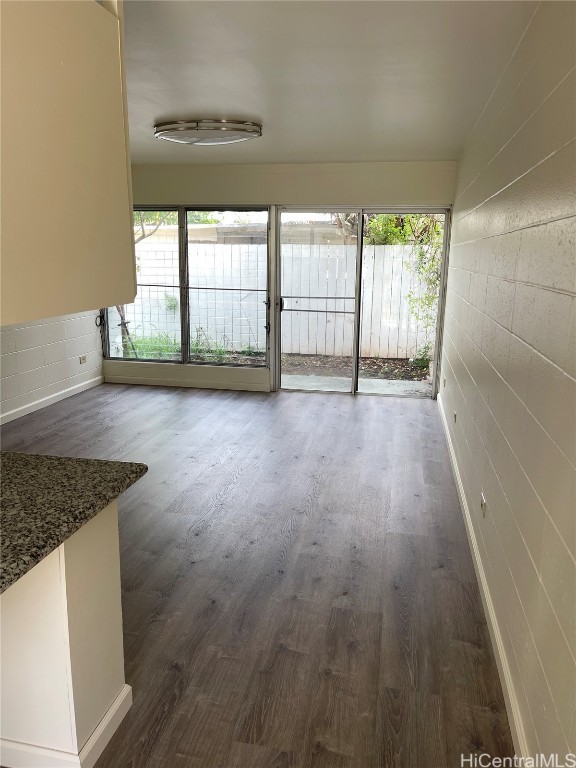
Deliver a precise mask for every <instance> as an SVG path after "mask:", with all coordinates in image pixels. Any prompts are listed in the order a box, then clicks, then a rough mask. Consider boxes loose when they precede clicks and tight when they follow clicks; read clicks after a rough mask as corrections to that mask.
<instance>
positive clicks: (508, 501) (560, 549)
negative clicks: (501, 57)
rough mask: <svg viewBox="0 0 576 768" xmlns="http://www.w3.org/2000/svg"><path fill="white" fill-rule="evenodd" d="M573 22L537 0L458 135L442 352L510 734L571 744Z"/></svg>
mask: <svg viewBox="0 0 576 768" xmlns="http://www.w3.org/2000/svg"><path fill="white" fill-rule="evenodd" d="M575 29H576V5H575V4H574V3H556V2H547V3H541V4H540V5H539V7H538V9H537V11H536V13H535V15H534V17H533V19H532V21H531V23H530V25H529V26H528V28H527V30H526V31H525V33H524V36H523V38H522V39H521V40H520V41H519V44H518V46H517V48H516V50H515V51H514V52H512V51H511V59H510V61H509V64H508V66H507V67H506V69H505V70H504V72H503V73H502V76H501V78H500V80H499V82H498V83H497V85H496V88H495V90H494V92H493V94H492V96H491V98H490V100H489V101H488V103H487V105H486V107H485V109H484V111H483V112H482V114H481V115H480V117H479V119H478V122H477V124H476V126H475V129H474V131H473V132H472V135H471V136H470V138H469V140H468V143H467V146H466V149H465V152H464V155H463V158H462V161H461V163H460V164H459V175H458V183H457V192H456V202H455V208H454V222H453V231H452V244H451V253H450V270H449V279H448V295H447V306H446V325H445V340H444V354H443V362H442V377H445V379H446V384H445V386H444V387H442V388H441V406H442V408H443V411H444V415H445V418H446V421H447V424H448V429H449V433H450V437H451V441H452V444H453V446H454V450H455V456H456V461H457V465H458V469H459V472H460V476H461V479H462V482H463V487H464V492H465V497H466V501H467V505H468V508H469V513H470V518H471V523H470V525H471V527H472V529H473V534H474V537H475V539H476V544H477V547H478V556H479V559H480V561H481V566H482V568H483V570H484V574H485V578H486V584H487V588H488V592H489V602H491V603H492V608H493V611H494V614H495V619H496V625H497V628H498V630H499V632H500V635H501V637H500V640H501V644H502V648H501V655H502V657H503V659H504V668H505V669H506V671H507V672H508V674H509V680H510V685H509V691H510V692H511V706H510V709H511V710H512V712H511V714H512V715H514V716H515V718H516V720H517V723H520V738H518V739H517V741H518V743H519V744H520V746H521V747H523V749H525V750H526V749H527V750H529V751H530V752H532V753H534V752H536V751H538V750H541V751H543V752H566V751H567V750H569V749H570V750H571V751H572V752H576V715H575V707H576V704H575V698H576V697H575V691H576V666H575V654H576V569H575V560H574V557H575V555H576V546H575V524H576V508H575V499H576V497H575V486H574V475H575V473H574V467H575V462H576V442H575V431H574V428H575V426H574V425H575V419H574V413H575V406H576V386H575V376H576V360H575V348H576V347H575V332H576V315H575V288H576V286H575V277H576V274H575V269H576V260H575V259H576V257H575V254H576V218H575V215H576V201H575V190H574V186H575V179H576V163H575V151H576V150H575V142H574V139H575V136H576V125H575V121H576V103H575V94H576V77H575V71H574V65H575V50H576V46H575V37H574V31H575ZM454 412H456V414H457V421H456V422H455V421H454V416H453V414H454ZM481 490H483V491H484V493H485V495H486V497H487V501H488V513H487V515H486V517H485V518H484V517H483V515H482V512H481V509H480V494H481ZM522 730H523V732H524V736H522Z"/></svg>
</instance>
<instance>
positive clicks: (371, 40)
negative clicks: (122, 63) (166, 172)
mask: <svg viewBox="0 0 576 768" xmlns="http://www.w3.org/2000/svg"><path fill="white" fill-rule="evenodd" d="M535 7H536V3H535V2H517V1H512V2H507V1H502V0H498V1H496V2H491V0H480V1H479V2H478V1H475V0H472V1H471V2H454V1H453V0H452V1H448V2H445V1H441V2H435V1H434V0H432V1H427V2H418V1H414V2H407V1H404V2H398V1H397V2H379V1H378V0H372V1H369V2H364V1H363V0H353V1H352V2H347V1H346V0H300V1H297V0H288V1H287V2H286V1H283V0H279V1H276V0H261V1H255V2H254V1H251V0H246V1H242V2H240V1H236V2H235V1H234V0H227V1H226V0H218V1H216V2H214V1H211V2H202V1H200V2H198V1H196V0H177V1H176V2H174V1H173V0H128V2H126V4H125V18H126V60H127V80H128V108H129V120H130V140H131V150H132V159H133V162H135V163H178V164H196V163H201V164H223V163H231V164H236V163H319V162H363V161H382V160H452V159H456V158H458V156H459V154H460V152H461V150H462V147H463V145H464V142H465V140H466V138H467V136H468V135H469V133H470V131H471V129H472V127H473V125H474V123H475V121H476V119H477V118H478V116H479V114H480V112H481V110H482V108H483V106H484V104H485V103H486V101H487V99H488V97H489V96H490V93H491V92H492V90H493V89H494V86H495V84H496V82H497V80H498V77H499V76H500V74H501V72H502V70H503V68H504V67H505V65H506V63H507V61H508V60H509V58H510V56H511V55H512V52H513V50H514V48H515V46H516V45H517V43H518V41H519V40H520V38H521V36H522V33H523V31H524V30H525V28H526V26H527V24H528V21H529V19H530V17H531V16H532V13H533V12H534V10H535ZM191 117H216V118H237V119H245V120H255V121H258V122H262V123H263V126H264V130H263V136H262V138H260V139H256V140H253V141H248V142H245V143H242V144H236V145H228V146H217V147H194V146H181V145H177V144H173V143H170V142H165V141H159V140H158V139H154V137H153V126H154V123H155V122H157V121H162V120H169V119H172V118H191Z"/></svg>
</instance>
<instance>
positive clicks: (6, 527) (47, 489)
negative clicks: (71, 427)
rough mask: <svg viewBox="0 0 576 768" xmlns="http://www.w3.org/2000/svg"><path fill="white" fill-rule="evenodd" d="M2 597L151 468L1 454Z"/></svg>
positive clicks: (0, 578)
mask: <svg viewBox="0 0 576 768" xmlns="http://www.w3.org/2000/svg"><path fill="white" fill-rule="evenodd" d="M0 468H1V472H2V503H1V514H0V523H1V527H0V535H1V544H0V592H4V590H5V589H7V588H8V587H9V586H10V585H11V584H13V583H14V582H15V581H17V580H18V579H19V578H20V577H21V576H23V575H24V574H25V573H26V572H27V571H29V570H30V569H31V568H33V567H34V566H35V565H36V563H39V562H40V560H42V559H43V558H44V557H46V555H49V554H50V552H53V551H54V550H55V549H56V548H57V547H59V546H60V544H62V543H63V542H64V541H66V539H68V538H69V537H70V536H72V534H73V533H75V532H76V531H77V530H78V529H79V528H81V527H82V525H84V523H86V522H88V520H90V518H92V517H94V515H96V514H98V512H100V511H101V510H102V509H104V507H106V506H107V505H108V504H109V503H110V502H111V501H113V500H114V499H115V498H116V497H117V496H119V495H120V494H121V493H123V492H124V491H125V490H126V489H127V488H129V487H130V486H131V485H132V484H133V483H135V482H136V480H138V478H140V477H142V475H144V474H145V473H146V472H147V471H148V467H147V466H146V464H136V463H132V462H127V461H101V460H100V459H70V458H67V457H64V456H38V455H34V454H29V453H7V452H6V453H4V452H3V453H1V454H0Z"/></svg>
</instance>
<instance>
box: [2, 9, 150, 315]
mask: <svg viewBox="0 0 576 768" xmlns="http://www.w3.org/2000/svg"><path fill="white" fill-rule="evenodd" d="M0 8H1V44H2V49H1V68H2V70H1V72H2V73H1V80H2V82H1V87H2V116H1V136H2V174H1V176H2V178H1V209H2V222H1V224H2V240H1V249H2V260H1V276H2V288H1V294H2V305H1V324H2V325H8V324H14V323H19V322H24V321H30V320H39V319H42V318H47V317H54V316H56V315H64V314H70V313H73V312H80V311H83V310H90V309H96V308H98V307H103V306H113V305H115V304H122V303H128V302H131V301H132V300H133V299H134V296H135V293H136V285H135V261H134V247H133V238H132V224H131V220H132V211H131V203H132V201H131V189H130V165H129V157H128V140H127V115H126V108H125V94H124V84H123V69H122V67H123V64H122V24H121V19H120V18H119V17H118V16H119V13H118V12H119V11H121V8H119V6H118V4H117V3H115V2H110V1H108V2H105V3H104V4H102V5H100V4H99V3H97V2H95V0H80V1H77V2H69V1H68V0H63V1H62V0H55V1H54V2H45V0H33V1H32V2H21V0H3V1H2V2H1V3H0Z"/></svg>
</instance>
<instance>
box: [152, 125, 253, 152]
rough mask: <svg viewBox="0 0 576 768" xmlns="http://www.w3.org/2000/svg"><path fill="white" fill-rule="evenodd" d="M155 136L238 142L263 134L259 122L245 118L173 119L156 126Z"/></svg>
mask: <svg viewBox="0 0 576 768" xmlns="http://www.w3.org/2000/svg"><path fill="white" fill-rule="evenodd" d="M154 136H155V137H156V138H157V139H164V140H165V141H175V142H176V143H177V144H200V145H203V146H205V147H208V146H212V145H214V144H236V142H238V141H247V140H248V139H256V138H258V136H262V126H261V125H260V124H259V123H249V122H246V121H245V120H171V121H170V122H169V123H158V125H155V126H154Z"/></svg>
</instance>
